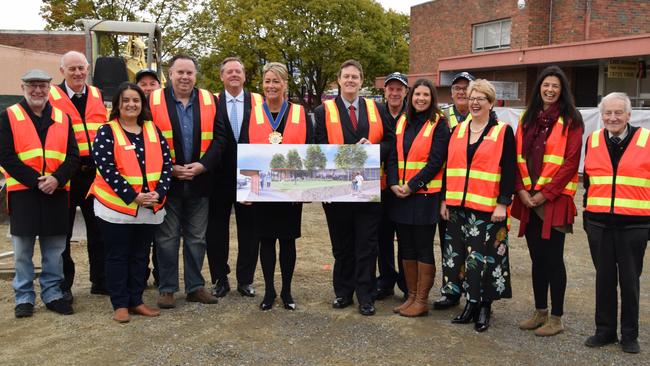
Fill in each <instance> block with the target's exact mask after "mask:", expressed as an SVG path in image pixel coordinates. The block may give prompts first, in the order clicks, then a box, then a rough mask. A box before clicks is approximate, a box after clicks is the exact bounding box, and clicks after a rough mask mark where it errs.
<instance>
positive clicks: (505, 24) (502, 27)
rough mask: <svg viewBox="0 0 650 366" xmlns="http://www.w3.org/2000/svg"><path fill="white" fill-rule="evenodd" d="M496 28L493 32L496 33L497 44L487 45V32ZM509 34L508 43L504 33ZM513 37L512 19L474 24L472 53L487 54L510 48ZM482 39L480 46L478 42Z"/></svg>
mask: <svg viewBox="0 0 650 366" xmlns="http://www.w3.org/2000/svg"><path fill="white" fill-rule="evenodd" d="M491 27H492V28H494V29H493V31H496V33H497V34H496V35H497V38H498V41H497V42H496V43H495V44H490V45H488V44H486V43H487V35H488V32H487V30H488V29H490V28H491ZM506 31H507V32H508V34H507V41H506V40H504V36H506V34H504V32H506ZM511 35H512V19H510V18H507V19H500V20H495V21H491V22H486V23H480V24H474V25H473V26H472V52H486V51H494V50H501V49H506V48H510V40H511ZM480 37H482V39H481V41H482V43H480V44H481V45H480V46H477V44H479V43H478V42H477V41H478V40H479V38H480Z"/></svg>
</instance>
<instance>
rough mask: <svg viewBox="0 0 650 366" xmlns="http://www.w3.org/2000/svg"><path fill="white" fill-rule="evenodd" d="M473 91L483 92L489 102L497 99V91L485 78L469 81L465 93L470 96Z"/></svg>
mask: <svg viewBox="0 0 650 366" xmlns="http://www.w3.org/2000/svg"><path fill="white" fill-rule="evenodd" d="M473 91H477V92H479V93H483V94H485V96H486V97H487V99H488V102H490V104H494V102H495V101H496V100H497V91H496V89H495V88H494V85H492V83H490V82H489V81H487V80H485V79H476V80H474V81H472V82H470V83H469V87H468V88H467V95H468V96H470V95H471V94H472V92H473Z"/></svg>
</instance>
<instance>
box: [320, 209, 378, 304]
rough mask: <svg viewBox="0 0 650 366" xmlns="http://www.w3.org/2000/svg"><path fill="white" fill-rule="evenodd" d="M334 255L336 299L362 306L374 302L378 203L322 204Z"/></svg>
mask: <svg viewBox="0 0 650 366" xmlns="http://www.w3.org/2000/svg"><path fill="white" fill-rule="evenodd" d="M323 209H324V210H325V217H326V218H327V227H328V228H329V234H330V241H331V242H332V253H333V255H334V271H333V284H334V293H335V294H336V297H346V298H352V296H353V295H354V293H355V292H356V294H357V300H358V301H359V303H360V304H365V303H370V302H372V301H373V293H374V287H375V270H376V268H375V265H376V263H377V232H378V226H379V221H380V220H381V206H380V205H379V204H377V203H330V204H323Z"/></svg>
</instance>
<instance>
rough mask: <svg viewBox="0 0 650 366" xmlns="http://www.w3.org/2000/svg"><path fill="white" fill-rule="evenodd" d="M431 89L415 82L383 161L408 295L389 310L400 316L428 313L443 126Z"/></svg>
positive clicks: (444, 134)
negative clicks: (393, 196) (393, 143)
mask: <svg viewBox="0 0 650 366" xmlns="http://www.w3.org/2000/svg"><path fill="white" fill-rule="evenodd" d="M437 99H438V98H437V95H436V89H435V87H434V86H433V83H431V81H429V80H427V79H418V80H417V81H416V82H415V84H414V85H413V87H412V88H411V91H410V92H409V94H408V98H407V103H408V104H407V113H406V115H402V116H401V117H400V118H399V119H398V121H397V124H396V129H395V135H396V140H395V148H394V149H392V150H391V155H390V157H389V159H388V161H387V164H386V165H387V174H388V176H387V183H388V186H389V187H390V189H391V191H393V193H394V194H395V197H396V198H395V200H394V202H393V205H392V208H391V210H390V214H389V215H390V219H391V220H392V221H393V222H395V223H396V225H397V237H398V243H399V251H400V253H401V254H402V264H403V267H404V277H405V280H406V286H407V288H408V297H407V299H406V301H405V302H404V303H403V304H402V305H401V306H398V307H396V308H395V309H393V311H394V312H395V313H399V314H400V315H402V316H420V315H424V314H426V313H427V312H428V308H429V306H428V304H427V300H428V298H429V291H430V290H431V287H432V286H433V280H434V277H435V273H436V267H435V261H434V256H433V237H434V236H435V232H436V223H437V222H438V221H439V217H440V215H439V208H440V189H441V187H442V175H443V167H444V165H445V160H446V159H447V144H448V143H449V128H448V127H447V120H446V119H445V117H444V115H443V114H442V112H441V111H440V109H438V103H437V102H438V101H437Z"/></svg>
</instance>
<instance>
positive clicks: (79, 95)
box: [74, 93, 84, 98]
mask: <svg viewBox="0 0 650 366" xmlns="http://www.w3.org/2000/svg"><path fill="white" fill-rule="evenodd" d="M83 96H84V93H74V97H75V98H82V97H83Z"/></svg>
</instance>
